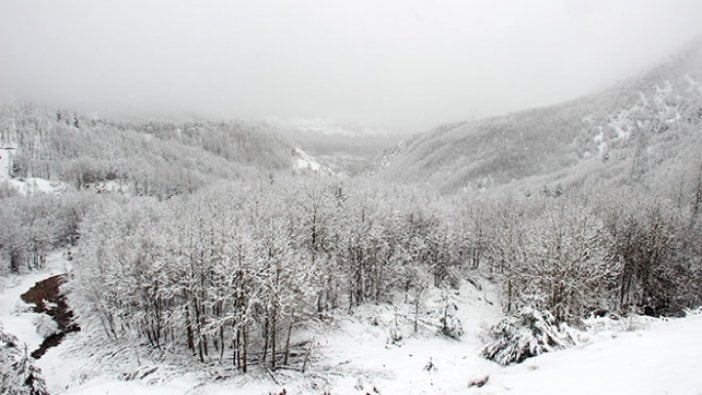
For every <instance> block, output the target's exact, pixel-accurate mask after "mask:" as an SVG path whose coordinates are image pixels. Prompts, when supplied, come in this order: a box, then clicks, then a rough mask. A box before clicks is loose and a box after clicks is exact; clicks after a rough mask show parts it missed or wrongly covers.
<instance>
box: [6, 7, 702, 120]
mask: <svg viewBox="0 0 702 395" xmlns="http://www.w3.org/2000/svg"><path fill="white" fill-rule="evenodd" d="M701 22H702V1H700V0H531V1H518V0H512V1H506V0H463V1H459V0H446V1H440V0H385V1H383V0H343V1H335V0H317V1H311V0H295V1H293V0H290V1H283V0H280V1H274V0H249V1H194V0H193V1H184V0H157V1H148V0H141V1H135V0H119V1H95V0H63V1H56V0H44V1H36V0H2V1H0V100H23V101H24V100H29V101H34V102H38V103H40V104H46V105H51V106H54V107H61V108H77V109H80V110H81V111H86V112H90V113H96V112H97V113H100V114H104V115H127V114H131V115H136V116H158V117H164V116H174V117H188V116H206V117H217V118H273V117H274V118H283V119H286V118H293V117H303V118H323V119H328V120H330V121H333V122H358V123H362V124H368V125H373V126H377V127H384V128H388V129H394V130H411V131H421V130H423V129H426V128H429V127H433V126H435V125H437V124H440V123H444V122H449V121H454V120H462V119H470V118H473V117H480V116H486V115H493V114H500V113H504V112H508V111H513V110H517V109H523V108H528V107H534V106H538V105H544V104H551V103H556V102H559V101H563V100H566V99H570V98H573V97H576V96H580V95H583V94H586V93H589V92H592V91H596V90H599V89H602V88H605V87H606V86H608V85H610V84H611V83H613V82H615V81H617V80H619V79H622V78H624V77H627V76H629V75H631V74H633V73H635V72H638V71H641V70H642V69H645V68H646V67H647V66H649V65H651V64H652V63H655V62H657V61H659V60H661V59H663V58H664V57H665V56H667V55H669V54H670V53H672V52H673V51H675V49H677V48H678V47H680V46H681V45H684V44H685V43H686V42H687V41H688V40H690V39H691V38H693V37H694V36H696V35H698V34H700V32H701V30H702V23H701Z"/></svg>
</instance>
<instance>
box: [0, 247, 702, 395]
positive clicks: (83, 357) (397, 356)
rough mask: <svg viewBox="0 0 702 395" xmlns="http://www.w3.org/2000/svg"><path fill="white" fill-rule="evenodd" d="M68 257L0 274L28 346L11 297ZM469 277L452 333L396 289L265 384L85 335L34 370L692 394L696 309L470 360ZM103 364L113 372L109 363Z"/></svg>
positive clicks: (428, 389) (171, 382)
mask: <svg viewBox="0 0 702 395" xmlns="http://www.w3.org/2000/svg"><path fill="white" fill-rule="evenodd" d="M67 263H68V262H66V261H65V259H64V257H63V254H62V253H60V252H54V253H52V254H51V255H50V256H49V259H48V262H47V267H46V268H45V269H43V270H41V271H38V272H31V273H25V274H22V275H20V276H14V277H10V278H5V284H4V287H3V289H2V291H1V293H0V323H1V324H2V325H3V326H4V328H5V329H6V330H7V331H8V332H10V333H13V334H15V335H16V336H18V337H19V338H20V340H21V341H22V342H25V343H27V345H28V349H29V350H31V349H33V348H34V347H35V346H36V345H38V344H39V343H40V342H41V340H42V339H41V337H40V336H39V335H38V334H37V333H36V328H35V327H34V325H33V324H32V322H33V321H34V320H35V319H36V316H37V314H34V313H30V312H28V310H29V306H28V305H26V304H24V303H23V302H21V300H20V295H21V294H22V293H24V292H26V290H27V289H29V288H30V287H31V286H32V285H34V283H36V282H37V281H39V280H42V279H44V278H46V277H49V276H51V275H55V274H59V273H63V272H65V269H66V267H67ZM478 283H479V285H480V288H478V287H476V286H473V285H471V284H469V283H467V282H464V283H463V284H462V285H461V287H460V288H459V289H458V290H452V291H450V293H449V296H450V298H451V300H452V301H453V302H454V303H456V305H457V306H458V313H457V314H458V318H459V319H460V320H461V321H462V324H463V329H464V333H465V334H464V336H463V337H461V338H460V339H457V340H456V339H450V338H447V337H445V336H441V335H439V334H437V329H438V324H437V321H436V319H437V317H438V316H439V315H440V312H441V305H442V303H443V302H442V298H441V296H442V293H441V292H442V291H441V290H438V289H431V290H428V291H426V292H425V293H424V294H422V299H421V300H422V307H421V310H420V311H421V315H420V318H421V320H420V325H419V330H418V332H417V333H414V332H413V321H414V320H413V318H414V315H413V312H414V309H413V307H414V306H413V304H412V301H413V295H411V294H410V295H409V298H408V299H406V300H405V295H404V293H401V292H398V293H397V294H396V295H395V297H394V298H395V304H394V305H391V304H374V303H368V304H365V305H362V306H359V307H357V308H354V310H353V312H352V314H351V315H348V314H346V312H345V311H339V312H338V313H336V316H335V317H334V319H333V320H331V321H330V322H326V323H318V324H316V325H312V326H310V327H309V328H308V329H307V330H306V331H305V332H306V333H302V334H300V336H302V337H305V338H308V339H313V340H314V342H316V344H317V347H316V349H315V352H314V357H313V359H312V360H311V362H310V364H309V366H308V370H307V372H306V373H305V374H302V373H300V372H296V371H288V370H280V371H276V372H274V373H272V374H273V375H274V376H275V381H274V379H273V378H271V376H270V375H269V374H267V373H266V372H263V371H255V372H254V373H252V374H248V375H243V374H239V375H236V376H234V377H232V378H228V379H226V380H220V381H217V380H214V379H212V378H208V377H207V376H206V375H205V374H203V373H202V372H197V370H190V371H187V370H183V369H181V370H178V369H175V368H173V367H172V366H167V365H165V364H161V365H154V364H152V363H151V362H150V361H148V360H146V359H141V360H139V359H138V358H119V357H117V358H111V359H109V360H108V359H103V360H99V359H96V358H95V357H94V355H92V354H94V352H93V351H91V348H90V347H86V340H85V336H86V333H84V332H74V333H71V334H69V335H68V336H67V337H66V338H65V339H64V341H63V342H62V343H61V344H60V345H59V346H57V347H53V348H50V349H49V350H48V352H47V353H46V354H45V355H44V356H43V357H42V358H41V359H39V360H38V361H37V366H38V367H40V368H41V369H42V373H43V375H44V377H45V379H46V382H47V385H48V388H49V390H50V391H51V393H53V394H80V395H83V394H123V393H129V394H132V395H139V394H157V395H158V394H186V393H197V394H269V393H279V392H280V391H282V389H283V388H285V389H286V391H287V393H289V394H293V393H301V394H305V393H323V392H324V391H329V392H330V393H332V394H348V393H371V394H374V393H376V391H377V392H379V393H381V394H402V393H411V394H482V395H498V394H507V393H511V394H544V395H549V394H566V393H567V394H597V393H599V394H666V393H669V394H698V393H699V391H700V389H702V375H700V374H699V371H700V369H701V368H702V361H701V360H700V355H702V354H701V353H702V338H700V337H699V334H700V333H702V314H699V313H698V314H696V315H691V316H689V317H687V318H681V319H669V320H667V319H666V320H661V319H653V318H645V317H635V318H622V319H620V320H618V321H614V320H611V319H608V318H597V319H591V320H589V321H587V325H588V326H589V328H590V329H589V331H588V332H587V333H585V334H584V335H586V337H584V339H583V343H582V344H580V345H578V346H575V347H572V348H569V349H566V350H562V351H555V352H551V353H547V354H543V355H541V356H538V357H535V358H529V359H527V360H526V361H524V362H523V363H521V364H517V365H512V366H509V367H501V366H499V365H497V364H495V363H493V362H490V361H488V360H486V359H483V358H481V357H479V356H478V355H479V352H480V349H481V348H482V347H483V345H484V344H485V341H486V339H484V333H485V330H486V329H487V328H488V327H489V326H490V325H492V324H494V323H495V322H497V321H498V320H499V319H500V318H501V316H502V314H501V311H500V308H499V306H498V304H497V300H496V299H497V296H496V295H497V291H496V289H494V286H493V285H492V284H490V283H489V282H487V281H484V280H483V281H479V282H478ZM394 329H397V332H398V333H399V334H401V335H402V339H401V340H400V341H396V342H393V341H392V336H391V331H392V330H394ZM98 347H99V346H98ZM91 355H92V356H91ZM109 364H112V365H114V366H113V367H115V366H117V367H118V368H119V369H118V370H117V371H115V370H114V369H110V366H108V365H109ZM194 366H197V365H194ZM154 368H156V369H154ZM152 370H153V373H152ZM120 372H123V373H120ZM124 372H126V373H139V374H136V376H137V377H141V378H137V379H132V380H127V379H125V378H124V376H123V374H124ZM141 372H148V374H143V375H142V374H141ZM486 376H488V377H489V378H488V381H487V383H486V384H485V385H484V386H483V387H481V388H478V387H473V388H468V384H469V383H470V382H471V381H473V380H478V379H481V378H484V377H486ZM276 381H277V383H276Z"/></svg>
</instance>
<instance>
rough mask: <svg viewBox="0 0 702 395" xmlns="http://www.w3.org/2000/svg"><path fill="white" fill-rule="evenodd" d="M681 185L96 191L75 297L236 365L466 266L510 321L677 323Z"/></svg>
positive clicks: (689, 244)
mask: <svg viewBox="0 0 702 395" xmlns="http://www.w3.org/2000/svg"><path fill="white" fill-rule="evenodd" d="M688 192H689V193H688V194H686V195H685V199H686V200H685V204H682V205H678V204H677V203H673V202H672V201H671V200H668V199H659V200H655V201H652V200H651V197H650V195H649V194H645V193H639V192H637V191H636V190H634V189H627V190H626V191H623V192H621V191H617V192H609V193H602V194H592V195H590V196H581V197H576V196H569V197H568V199H565V198H562V197H558V198H555V197H545V196H530V197H507V198H498V197H494V196H493V197H491V198H490V199H480V198H478V199H476V198H473V197H470V196H453V197H445V198H438V197H436V196H433V195H432V194H428V193H422V192H420V191H417V190H415V189H410V188H397V187H388V186H378V185H377V184H374V183H372V182H369V181H367V182H362V181H356V182H355V183H353V184H351V185H344V184H340V183H338V182H324V181H320V180H301V179H287V178H274V179H270V180H268V181H267V182H259V183H257V184H254V183H248V184H241V183H227V184H224V185H220V186H216V187H211V188H206V189H204V190H201V191H199V192H197V193H195V194H192V195H186V196H181V197H177V198H174V199H170V200H166V201H157V200H155V199H149V198H136V199H123V198H106V199H103V200H102V201H101V203H100V204H98V205H96V206H94V207H93V209H92V210H90V211H89V213H88V214H87V215H86V217H85V219H84V221H83V225H82V227H81V230H80V234H81V240H80V243H79V249H78V253H77V256H76V261H75V266H74V271H73V276H74V278H73V280H72V284H73V288H74V291H73V292H74V296H75V297H74V300H75V302H76V303H79V302H82V304H81V305H78V306H76V308H77V310H78V313H79V315H80V317H81V318H80V319H81V320H83V321H84V322H82V325H83V326H85V325H86V323H92V324H93V325H94V327H95V326H97V327H101V328H102V329H103V330H104V332H105V334H106V335H107V336H109V337H112V338H115V339H123V338H127V339H131V340H133V341H136V342H141V343H144V344H148V345H150V346H152V347H156V348H161V349H164V350H170V351H174V352H180V351H187V352H189V353H191V354H192V355H193V356H194V357H195V358H197V359H198V360H200V361H203V362H205V361H211V360H219V361H225V360H227V361H230V362H231V363H233V364H235V365H236V366H237V367H238V368H240V369H241V370H244V371H245V370H246V369H247V366H249V365H250V364H252V363H256V364H267V365H269V366H271V367H273V368H275V367H280V366H285V365H288V364H290V363H291V361H290V360H289V356H290V355H291V351H290V349H291V344H292V343H293V342H291V339H293V340H294V334H295V329H296V328H297V327H298V326H299V325H302V324H304V323H305V322H306V321H308V320H310V319H317V318H323V317H325V316H326V315H327V314H328V313H329V312H330V310H332V309H352V308H353V307H354V306H357V305H359V304H362V303H365V302H392V298H391V295H392V293H393V291H406V292H410V291H416V290H418V289H423V288H426V287H431V286H435V287H452V286H455V285H456V284H457V283H458V281H459V280H460V279H461V278H463V277H464V276H465V274H466V272H467V271H479V272H480V273H482V274H484V275H487V276H490V277H492V278H493V279H494V280H495V281H498V282H499V283H500V284H501V286H502V289H503V301H504V307H505V310H506V311H508V312H509V311H511V310H513V309H515V308H516V307H518V306H519V304H520V303H521V302H522V301H523V300H525V299H529V300H534V299H535V298H534V296H538V297H539V298H538V300H540V304H541V305H540V306H538V308H540V309H543V310H547V311H549V312H551V313H552V314H553V315H554V317H556V319H557V320H559V321H576V320H578V319H579V318H581V317H584V316H585V315H587V314H590V313H592V312H594V311H597V310H601V309H608V310H611V311H620V310H627V311H629V310H631V309H640V310H641V311H643V309H646V311H647V312H649V313H651V314H675V313H677V312H679V311H681V309H683V308H685V307H691V306H694V305H698V304H699V303H700V297H701V296H702V289H700V284H701V283H702V270H701V268H702V264H701V263H700V256H702V252H701V251H700V243H699V241H700V240H701V235H702V229H701V227H700V224H699V221H698V219H699V206H697V208H695V207H696V206H695V201H696V200H699V199H700V198H701V197H702V187H699V186H697V189H695V188H690V189H689V190H688ZM695 194H699V195H695ZM561 196H563V195H561ZM296 354H299V353H296Z"/></svg>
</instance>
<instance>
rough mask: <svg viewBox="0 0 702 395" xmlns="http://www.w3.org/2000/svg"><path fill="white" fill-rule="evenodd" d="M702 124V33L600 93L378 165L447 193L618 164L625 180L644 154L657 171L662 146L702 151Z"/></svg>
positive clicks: (379, 160) (422, 141) (395, 153)
mask: <svg viewBox="0 0 702 395" xmlns="http://www.w3.org/2000/svg"><path fill="white" fill-rule="evenodd" d="M701 123H702V39H700V40H697V41H695V42H693V43H691V44H690V45H688V46H687V47H685V48H684V49H682V50H681V51H680V52H679V53H677V54H676V55H675V56H672V57H670V58H669V59H667V60H666V61H665V62H663V63H661V64H660V65H658V66H657V67H655V68H653V69H651V70H650V71H648V72H646V73H644V74H642V75H640V76H638V77H635V78H631V79H628V80H626V81H624V82H621V83H619V84H617V85H616V86H614V87H612V88H610V89H608V90H606V91H604V92H601V93H599V94H594V95H590V96H587V97H583V98H580V99H576V100H572V101H569V102H566V103H563V104H560V105H555V106H551V107H545V108H537V109H532V110H527V111H522V112H518V113H513V114H509V115H506V116H500V117H493V118H488V119H482V120H477V121H470V122H461V123H456V124H450V125H444V126H441V127H438V128H436V129H434V130H432V131H430V132H428V133H424V134H420V135H417V136H414V137H412V138H410V139H407V140H405V141H403V142H402V143H400V144H399V145H397V146H396V147H394V148H391V149H386V150H385V151H384V152H383V154H382V155H380V156H378V157H376V158H375V161H374V165H373V169H372V170H373V172H375V173H378V174H379V175H380V176H381V177H384V178H387V179H393V180H400V181H404V182H424V183H428V184H430V185H432V186H436V187H438V188H440V189H442V190H444V191H456V190H461V189H470V188H483V187H487V186H496V185H504V184H507V183H512V182H518V181H520V180H525V179H528V178H535V177H536V178H539V177H541V178H543V179H539V180H538V181H536V182H542V183H548V182H549V181H551V180H553V179H555V178H562V177H564V174H563V173H562V172H563V171H564V170H567V169H570V170H568V171H576V170H577V172H582V171H581V170H578V169H581V168H586V169H588V170H587V171H584V172H585V173H588V174H590V173H593V172H596V173H597V172H601V171H605V170H607V169H609V170H610V173H611V172H612V169H614V168H617V169H619V170H617V171H615V172H614V173H617V174H619V175H620V176H622V177H623V174H624V173H626V172H629V173H631V167H632V166H633V164H632V162H633V161H634V160H635V159H636V158H635V157H637V156H638V157H640V156H642V153H643V154H645V155H646V156H650V157H651V160H650V161H649V168H650V169H651V170H653V169H655V168H657V166H659V165H661V164H662V163H663V162H665V160H664V159H663V156H657V151H656V149H659V150H666V151H670V152H673V153H674V155H678V154H679V155H692V153H693V152H694V149H693V148H690V147H691V146H692V147H696V148H695V149H696V150H697V153H699V152H702V151H700V150H701V149H702V146H700V145H699V143H700V134H702V132H701V131H700V124H701ZM656 147H658V148H656ZM698 157H699V155H698ZM656 158H658V159H656ZM593 164H596V165H593ZM625 169H629V170H626V171H625ZM559 172H560V173H559ZM610 176H611V174H610ZM583 177H585V175H583ZM571 181H572V182H576V181H575V180H571ZM577 182H583V180H582V179H581V180H579V181H577Z"/></svg>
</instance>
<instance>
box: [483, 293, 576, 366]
mask: <svg viewBox="0 0 702 395" xmlns="http://www.w3.org/2000/svg"><path fill="white" fill-rule="evenodd" d="M490 337H491V338H492V339H493V342H492V343H490V344H488V345H487V346H485V348H483V350H482V351H481V355H482V356H483V357H485V358H487V359H490V360H493V361H495V362H497V363H499V364H500V365H508V364H510V363H513V362H517V363H519V362H522V361H523V360H525V359H526V358H529V357H533V356H536V355H539V354H543V353H545V352H549V351H552V350H554V349H560V348H565V347H567V346H568V345H569V344H572V343H573V340H572V338H571V336H570V334H569V331H568V330H567V328H566V327H565V325H564V326H560V327H559V326H558V325H557V324H556V320H555V318H554V317H553V315H552V314H551V313H550V312H548V311H539V310H538V309H536V308H534V307H532V306H530V305H527V306H524V307H522V308H520V309H519V310H518V311H517V312H516V314H514V315H513V316H510V317H507V318H504V319H503V320H502V321H500V322H499V323H497V324H496V325H494V326H493V327H492V328H490Z"/></svg>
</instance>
